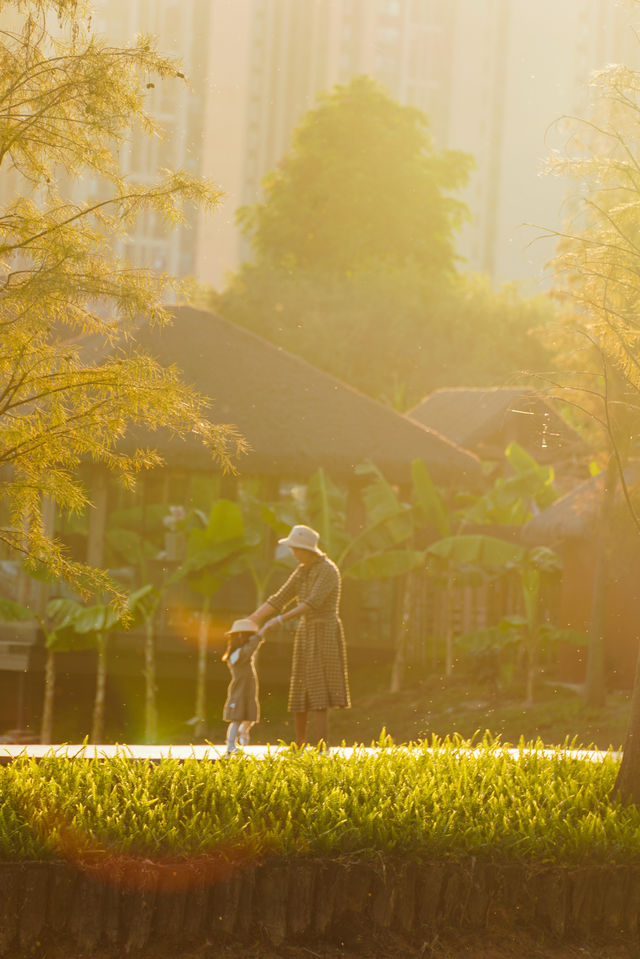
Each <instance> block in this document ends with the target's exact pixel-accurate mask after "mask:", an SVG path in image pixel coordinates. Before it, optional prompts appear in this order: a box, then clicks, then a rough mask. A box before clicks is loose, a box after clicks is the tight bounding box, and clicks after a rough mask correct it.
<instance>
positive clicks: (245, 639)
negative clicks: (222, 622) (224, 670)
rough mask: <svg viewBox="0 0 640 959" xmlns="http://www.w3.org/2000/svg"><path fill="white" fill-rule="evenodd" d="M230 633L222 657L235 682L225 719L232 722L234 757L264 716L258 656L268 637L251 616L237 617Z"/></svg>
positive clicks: (230, 749) (229, 748)
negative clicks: (265, 637)
mask: <svg viewBox="0 0 640 959" xmlns="http://www.w3.org/2000/svg"><path fill="white" fill-rule="evenodd" d="M226 635H227V637H228V639H227V648H226V650H225V651H224V653H223V655H222V660H223V662H225V663H226V664H227V666H228V667H229V672H230V673H231V681H230V682H229V688H228V690H227V700H226V702H225V704H224V710H223V713H222V718H223V719H224V721H225V722H227V723H229V727H228V729H227V752H226V755H227V756H230V755H231V754H232V753H235V752H236V751H237V749H238V745H240V746H248V745H249V734H250V732H251V727H252V726H253V725H254V724H255V723H257V722H258V720H259V719H260V702H259V699H258V689H259V687H258V674H257V673H256V667H255V662H254V657H255V654H256V650H257V649H258V647H259V646H260V645H261V643H262V642H263V640H264V637H263V636H262V635H261V634H260V633H259V631H258V627H257V625H256V624H255V623H254V622H253V620H251V619H237V620H236V621H235V623H234V624H233V626H232V627H231V629H230V630H229V632H228V633H227V634H226Z"/></svg>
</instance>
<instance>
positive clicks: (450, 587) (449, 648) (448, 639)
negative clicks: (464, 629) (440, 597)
mask: <svg viewBox="0 0 640 959" xmlns="http://www.w3.org/2000/svg"><path fill="white" fill-rule="evenodd" d="M453 597H454V581H453V575H452V573H451V572H448V573H447V580H446V584H445V647H444V674H445V676H446V677H447V679H449V678H450V676H451V675H452V673H453V664H454V661H455V650H454V646H455V637H454V630H453Z"/></svg>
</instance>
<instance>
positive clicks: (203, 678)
mask: <svg viewBox="0 0 640 959" xmlns="http://www.w3.org/2000/svg"><path fill="white" fill-rule="evenodd" d="M259 541H260V535H259V534H258V533H257V532H256V531H254V530H247V529H245V524H244V518H243V515H242V509H241V507H240V506H239V504H238V503H234V502H232V501H231V500H226V499H219V500H216V502H215V503H214V504H213V505H212V507H211V509H210V511H209V515H208V516H207V517H206V525H204V526H192V527H191V528H190V529H189V531H188V533H187V541H186V557H185V560H184V562H183V563H182V565H181V566H180V567H179V568H178V569H177V570H176V572H175V574H174V575H173V577H171V581H172V582H177V581H179V580H186V582H187V584H188V586H189V587H190V589H192V590H193V591H194V592H195V593H197V594H198V595H199V596H200V598H201V606H200V613H199V629H198V659H197V669H196V695H195V714H194V717H193V720H192V723H193V731H194V736H195V737H196V738H198V739H200V738H202V736H204V735H205V732H206V689H207V659H208V647H209V626H210V617H211V605H212V601H213V597H214V596H215V594H216V593H217V592H218V590H219V589H220V588H221V586H222V585H223V584H224V583H225V582H226V581H227V580H228V579H230V578H232V577H233V576H236V575H238V574H239V573H241V572H242V571H243V569H245V568H246V562H245V558H246V555H247V553H248V552H249V551H250V550H251V549H252V548H254V547H255V546H256V545H257V544H258V543H259Z"/></svg>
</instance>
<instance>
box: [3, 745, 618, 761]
mask: <svg viewBox="0 0 640 959" xmlns="http://www.w3.org/2000/svg"><path fill="white" fill-rule="evenodd" d="M398 748H400V749H407V750H410V749H411V747H410V746H400V747H398ZM482 748H483V747H479V751H482ZM500 748H501V747H499V746H498V747H496V750H500ZM288 751H289V750H288V747H286V746H244V747H242V749H241V750H240V752H242V753H245V754H246V755H248V756H252V757H254V758H258V759H263V758H265V757H267V756H277V755H278V754H279V753H283V752H284V753H287V752H288ZM354 751H356V752H357V753H358V754H361V755H367V754H372V753H377V752H379V750H378V749H377V748H376V747H371V746H332V747H331V748H330V749H329V751H328V753H329V755H331V756H335V755H344V756H352V755H353V753H354ZM504 751H505V752H507V753H509V755H511V756H514V757H517V756H518V755H520V750H519V749H514V748H507V747H504ZM527 751H528V752H534V753H539V754H540V755H543V756H547V757H549V758H552V757H557V756H558V754H560V755H562V756H563V757H566V758H572V759H586V760H589V761H590V762H602V760H603V759H605V758H606V757H608V756H610V757H612V758H613V759H616V760H617V759H619V758H620V756H621V754H620V753H613V752H604V751H600V750H589V749H566V750H564V749H563V750H554V749H539V750H535V749H534V750H527ZM224 754H225V746H224V745H223V744H220V745H213V744H212V745H207V746H185V745H170V744H166V745H162V746H147V745H143V744H129V745H125V744H105V745H87V744H85V743H63V744H59V745H55V744H53V745H46V744H36V745H22V744H20V743H2V744H0V764H2V765H5V764H6V763H7V762H11V761H12V760H13V759H16V758H18V757H19V756H24V757H28V758H33V759H42V757H43V756H56V757H60V758H64V759H111V758H113V757H116V756H121V757H124V758H127V759H149V760H152V761H154V762H157V761H159V760H161V759H179V760H182V761H184V760H185V759H199V760H207V759H208V760H216V759H220V758H221V757H222V756H224Z"/></svg>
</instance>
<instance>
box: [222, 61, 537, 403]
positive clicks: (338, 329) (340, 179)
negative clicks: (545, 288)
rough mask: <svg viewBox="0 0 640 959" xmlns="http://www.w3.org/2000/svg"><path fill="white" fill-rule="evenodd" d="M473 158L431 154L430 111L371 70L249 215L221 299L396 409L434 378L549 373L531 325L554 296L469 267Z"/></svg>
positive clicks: (313, 114) (344, 89)
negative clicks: (466, 234) (458, 249)
mask: <svg viewBox="0 0 640 959" xmlns="http://www.w3.org/2000/svg"><path fill="white" fill-rule="evenodd" d="M471 164H472V161H471V158H470V157H469V156H468V155H465V154H462V153H459V152H455V151H444V152H437V151H435V150H434V148H433V145H432V143H431V140H430V137H429V129H428V118H427V116H426V115H425V114H424V113H422V112H421V111H419V110H417V109H415V108H413V107H407V106H401V105H400V104H399V103H397V102H395V101H394V100H392V99H391V97H389V96H388V95H387V94H386V93H385V92H384V90H383V89H382V88H380V87H378V86H377V85H376V84H375V83H374V81H372V80H370V79H369V78H367V77H359V78H356V79H355V80H353V81H352V82H351V83H350V84H349V85H347V86H338V87H336V88H335V89H334V90H333V91H332V92H330V93H328V94H326V95H325V96H324V97H323V98H322V99H321V101H320V105H319V106H318V107H317V108H316V109H314V110H311V111H310V112H309V113H308V114H307V115H306V116H305V117H304V118H303V120H302V122H301V124H300V126H299V127H298V129H297V130H296V131H295V133H294V136H293V142H292V146H291V149H290V151H289V153H288V154H287V155H286V156H285V158H284V159H283V161H282V162H281V164H280V165H279V167H278V168H277V169H276V170H275V171H273V172H272V173H271V174H269V176H268V177H267V178H266V179H265V181H264V199H263V201H262V202H260V203H257V204H255V205H254V206H252V207H246V208H243V209H242V210H241V211H240V223H241V226H242V228H243V230H244V232H245V235H246V236H247V239H248V240H249V242H250V244H251V248H252V257H251V259H250V260H248V261H247V262H246V263H244V264H243V265H242V267H241V268H240V270H239V271H238V272H237V273H236V274H235V276H234V277H233V278H232V279H231V282H230V283H229V285H228V287H227V289H225V290H224V291H222V293H220V294H218V295H214V296H213V303H214V304H215V306H216V308H217V309H218V310H219V311H220V312H221V313H222V314H223V315H225V316H227V318H229V319H230V320H232V321H234V322H237V323H239V324H240V325H243V326H247V327H248V328H250V329H253V330H254V331H256V332H258V333H260V334H261V335H263V336H266V337H267V339H270V340H272V341H273V342H276V343H278V344H279V345H282V346H284V347H286V348H287V349H289V350H291V351H292V352H294V353H297V354H298V355H300V356H303V357H304V358H306V359H308V360H310V361H311V362H312V363H314V364H315V365H316V366H320V367H322V368H323V369H326V370H327V371H328V372H330V373H332V374H334V375H336V376H337V377H338V378H340V379H343V380H345V381H346V382H349V383H352V384H353V385H354V386H356V387H358V388H359V389H361V390H363V391H364V392H366V393H369V394H370V395H372V396H375V397H378V398H381V399H384V400H385V401H386V402H387V403H389V404H391V405H394V406H396V407H398V408H407V406H409V405H411V404H412V403H415V402H417V401H418V400H420V399H421V398H422V397H423V396H424V395H425V393H427V392H428V391H429V390H431V389H434V388H436V387H438V386H445V385H447V386H455V385H467V386H468V385H469V384H470V383H471V384H474V385H478V386H481V385H484V384H487V385H494V384H495V382H496V379H498V380H499V381H500V382H502V381H503V379H504V376H505V370H506V371H508V373H507V375H509V376H511V375H512V374H513V373H515V372H517V371H519V370H520V369H521V368H523V367H527V368H538V369H544V368H545V367H546V365H547V364H546V362H545V359H544V357H545V350H544V349H543V347H542V346H541V345H540V343H539V342H538V343H536V342H535V341H532V339H531V337H529V336H528V334H527V331H528V330H529V329H530V328H531V327H535V326H538V325H540V324H541V323H542V322H543V321H544V318H545V317H546V315H547V314H548V310H549V305H548V302H544V303H543V301H542V299H540V300H537V301H526V300H524V299H523V298H521V297H520V296H519V295H518V293H517V290H515V288H513V287H505V288H504V289H503V290H501V291H499V292H497V293H496V292H495V291H493V290H492V289H491V287H490V285H489V283H488V282H487V280H486V278H482V277H474V276H465V277H463V276H461V275H460V274H459V273H458V270H457V267H458V263H459V258H458V257H457V256H456V253H455V237H456V232H457V230H458V228H459V226H460V225H461V223H462V222H463V220H464V219H465V217H466V216H467V211H466V208H465V206H464V205H463V203H462V202H461V201H460V200H459V199H457V198H456V196H455V194H456V191H458V190H459V189H460V188H461V187H462V186H464V184H465V182H466V179H467V175H468V171H469V169H470V167H471Z"/></svg>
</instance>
